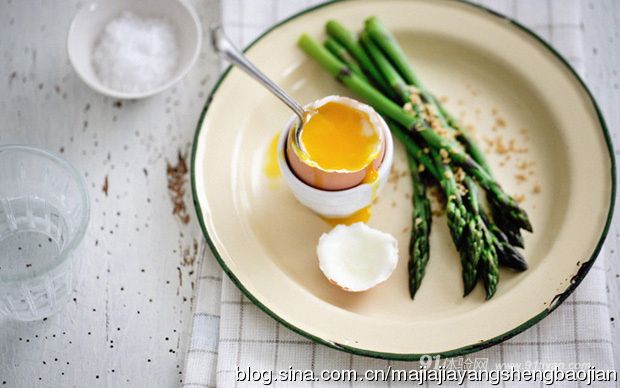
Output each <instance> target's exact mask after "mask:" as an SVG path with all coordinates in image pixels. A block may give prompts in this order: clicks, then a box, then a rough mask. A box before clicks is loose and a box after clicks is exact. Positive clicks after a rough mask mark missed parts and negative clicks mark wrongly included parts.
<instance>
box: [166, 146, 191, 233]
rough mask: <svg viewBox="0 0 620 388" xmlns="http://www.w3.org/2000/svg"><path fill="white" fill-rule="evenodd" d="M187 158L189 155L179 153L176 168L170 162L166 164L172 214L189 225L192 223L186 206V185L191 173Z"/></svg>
mask: <svg viewBox="0 0 620 388" xmlns="http://www.w3.org/2000/svg"><path fill="white" fill-rule="evenodd" d="M186 158H187V155H185V154H183V153H182V152H181V151H179V152H178V155H177V164H176V166H173V165H172V164H170V162H168V163H167V164H166V175H167V176H168V194H169V195H170V199H171V200H172V205H173V207H172V214H173V215H175V216H177V218H178V219H179V221H181V222H182V223H183V224H188V223H189V221H190V215H189V211H188V209H187V206H186V204H185V184H186V183H187V174H188V172H189V169H188V168H187V162H186Z"/></svg>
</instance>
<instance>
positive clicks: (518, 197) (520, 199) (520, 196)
mask: <svg viewBox="0 0 620 388" xmlns="http://www.w3.org/2000/svg"><path fill="white" fill-rule="evenodd" d="M515 201H517V202H518V203H523V201H525V195H523V194H517V195H515Z"/></svg>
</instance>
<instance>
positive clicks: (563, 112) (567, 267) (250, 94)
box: [192, 0, 615, 360]
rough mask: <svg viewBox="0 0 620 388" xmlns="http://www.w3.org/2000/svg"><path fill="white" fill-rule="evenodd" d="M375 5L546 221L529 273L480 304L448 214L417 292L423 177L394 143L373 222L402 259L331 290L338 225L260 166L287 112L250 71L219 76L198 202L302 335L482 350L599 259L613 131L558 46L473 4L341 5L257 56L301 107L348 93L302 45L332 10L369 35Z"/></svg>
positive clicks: (201, 129)
mask: <svg viewBox="0 0 620 388" xmlns="http://www.w3.org/2000/svg"><path fill="white" fill-rule="evenodd" d="M370 15H377V16H379V17H380V18H381V19H382V20H383V21H384V23H385V24H387V25H388V27H389V28H390V29H391V30H392V31H393V32H394V33H395V35H396V36H397V38H398V39H399V40H400V41H401V43H402V45H403V46H404V48H405V50H406V51H407V52H408V54H409V56H410V57H411V60H412V62H413V65H414V67H415V68H416V69H417V70H418V73H419V75H420V76H421V77H422V79H423V80H424V81H425V83H426V84H427V85H428V86H429V88H430V89H431V90H433V91H435V92H436V94H438V95H439V96H445V97H446V99H447V101H446V105H447V107H448V108H449V109H451V110H452V111H454V112H455V113H457V114H458V115H460V116H462V119H463V121H464V122H465V123H466V124H469V125H472V126H473V127H475V128H476V133H477V134H478V136H479V137H480V138H481V143H482V144H483V145H485V147H487V148H489V157H490V162H491V164H492V166H493V168H494V171H495V173H496V175H497V176H498V178H499V180H500V182H502V184H503V186H504V187H505V189H506V191H507V192H509V193H513V194H515V195H517V196H518V197H519V198H522V199H523V201H524V202H523V206H524V207H525V208H526V210H527V211H528V213H529V214H530V217H531V219H532V223H533V226H534V229H535V233H534V234H532V235H528V236H527V237H526V242H525V243H526V250H525V255H526V257H527V259H528V261H529V263H530V269H529V270H528V271H527V272H525V273H521V274H514V273H511V272H508V271H504V272H502V274H501V281H500V287H499V291H498V293H497V295H496V296H495V297H494V298H493V299H492V300H491V301H488V302H484V295H483V291H482V289H481V288H479V289H477V290H476V291H475V292H474V293H473V294H472V295H470V296H469V297H467V298H462V297H461V293H462V286H461V280H460V264H459V258H458V254H457V252H456V251H455V249H454V247H453V245H452V243H451V241H450V238H449V234H448V231H447V227H446V223H445V219H443V218H437V219H435V221H434V223H433V233H432V236H431V248H432V251H431V260H430V263H429V266H428V269H427V275H426V278H425V280H424V283H423V284H422V288H421V290H420V291H419V293H418V295H417V297H416V300H415V301H411V300H410V299H409V296H408V292H407V274H406V261H407V257H406V252H407V249H406V247H407V241H408V227H410V211H411V204H410V200H409V199H408V196H409V194H410V192H411V183H410V182H409V180H408V177H407V173H406V171H407V167H406V160H405V157H404V156H405V155H404V152H403V149H402V147H397V149H396V153H395V162H394V174H393V179H392V180H391V184H389V185H388V187H387V188H386V189H385V190H384V191H383V192H382V193H381V195H380V198H379V201H378V202H377V203H376V204H375V205H374V206H373V216H372V218H371V220H370V225H372V226H374V227H377V228H379V229H381V230H384V231H387V232H390V233H392V234H393V235H394V236H395V237H397V239H398V240H399V244H400V251H401V258H400V263H399V266H398V267H397V269H396V271H395V273H394V274H393V276H392V277H391V278H390V279H389V280H388V281H387V282H385V283H383V284H381V285H380V286H378V287H377V288H375V289H373V290H371V291H369V292H366V293H362V294H351V293H346V292H344V291H341V290H339V289H338V288H336V287H335V286H333V285H331V284H330V283H329V282H328V281H327V280H326V279H325V278H324V277H323V275H322V274H321V272H320V270H319V268H318V264H317V259H316V256H315V245H316V242H317V241H318V237H319V236H320V234H321V233H323V232H325V231H327V230H328V229H329V226H328V225H327V224H325V223H324V222H323V221H322V220H321V219H320V218H319V217H317V216H316V215H314V214H313V213H312V212H310V211H309V210H307V209H306V208H304V207H303V206H301V205H300V204H298V203H297V202H296V201H295V200H294V198H293V195H292V193H291V192H290V191H289V190H288V189H287V187H286V186H285V185H284V183H283V182H281V181H279V180H278V179H272V178H269V177H268V176H267V175H266V174H265V172H264V165H265V162H266V160H267V159H268V158H269V155H268V149H269V143H270V142H271V139H272V138H273V137H274V135H275V134H276V133H277V132H278V130H279V129H280V127H281V126H282V125H283V123H284V122H285V121H286V119H287V117H288V116H289V114H290V113H289V112H288V111H287V109H286V108H285V107H284V106H283V105H282V104H281V103H280V102H279V101H278V100H277V99H275V97H272V96H271V95H269V93H268V92H267V91H265V90H264V89H262V88H261V87H260V86H259V85H257V84H256V83H255V82H253V81H252V80H250V78H248V77H247V76H246V75H244V74H242V73H241V72H240V71H238V70H232V71H229V72H227V73H226V74H225V75H224V76H223V77H222V78H221V79H220V81H219V82H218V84H217V86H216V88H215V89H214V91H213V93H212V95H211V97H210V98H209V102H208V104H207V107H206V108H205V112H204V115H203V117H202V118H201V121H200V123H199V126H198V129H197V133H196V139H195V143H194V152H193V158H192V164H193V170H192V171H193V174H192V185H193V190H194V198H195V203H196V208H197V213H198V215H199V218H200V221H201V225H202V227H203V231H204V232H205V236H206V237H207V239H208V240H209V242H210V245H211V248H212V250H213V252H214V254H215V256H216V257H217V259H218V260H219V262H220V264H221V265H222V267H223V269H224V271H225V272H226V273H227V274H228V275H229V276H230V277H231V279H232V280H233V281H234V282H235V284H237V286H239V288H240V289H241V290H242V291H243V292H244V293H245V294H246V296H248V297H249V298H250V299H251V300H252V301H253V302H254V303H255V304H257V305H258V306H259V307H260V308H262V309H263V310H264V311H266V312H267V313H268V314H270V315H272V316H273V317H274V318H276V319H277V320H279V321H280V322H282V323H284V324H285V325H287V326H288V327H290V328H292V329H293V330H295V331H297V332H299V333H300V334H302V335H305V336H307V337H309V338H311V339H313V340H315V341H318V342H321V343H323V344H326V345H328V346H332V347H334V348H337V349H341V350H345V351H350V352H353V353H356V354H363V355H369V356H375V357H383V358H393V359H408V360H412V359H418V358H419V357H420V356H421V355H424V354H442V355H445V356H448V355H457V354H464V353H467V352H471V351H476V350H479V349H481V348H484V347H486V346H490V345H493V344H495V343H498V342H500V341H502V340H504V339H506V338H509V337H511V336H512V335H515V334H517V333H519V332H521V331H523V330H525V329H526V328H527V327H529V326H531V325H532V324H534V323H535V322H537V321H539V320H540V319H542V318H543V317H545V316H546V315H548V314H549V312H550V311H552V310H553V309H554V308H555V307H557V306H558V305H559V303H561V302H562V301H563V300H564V299H565V298H566V297H567V296H568V294H569V293H570V292H571V291H572V290H573V289H574V288H575V287H576V286H577V284H578V283H579V282H580V281H581V279H582V278H583V277H584V276H585V274H586V273H587V271H588V269H589V268H590V267H591V265H592V263H593V261H594V259H595V257H596V255H597V253H598V251H599V250H600V247H601V245H602V242H603V239H604V237H605V234H606V231H607V226H608V223H609V219H610V217H611V214H612V210H613V198H614V192H615V174H614V160H613V153H612V152H611V147H610V140H609V136H608V134H607V132H606V129H605V125H604V122H603V119H602V117H601V115H600V112H599V111H598V109H597V107H596V104H595V103H594V100H593V99H592V97H591V95H590V93H589V92H588V90H587V89H586V88H585V86H584V85H583V83H582V82H581V81H580V79H579V78H578V77H577V76H576V75H575V73H574V71H573V70H572V69H571V68H570V67H569V66H568V64H567V63H566V62H565V61H564V60H562V58H561V57H560V56H559V55H557V53H555V52H554V51H553V49H551V48H550V47H549V46H547V45H545V44H544V43H543V42H542V41H541V40H540V39H538V38H537V37H536V36H535V35H533V34H532V33H531V32H529V31H528V30H527V29H525V28H524V27H522V26H520V25H518V24H517V23H515V22H512V21H510V20H508V19H506V18H503V17H501V16H498V15H497V14H495V13H492V12H490V11H488V10H486V9H484V8H480V7H477V6H473V5H471V4H468V3H462V2H455V1H404V0H387V1H378V0H376V1H372V0H361V1H343V2H334V3H329V4H325V5H322V6H319V7H316V8H313V9H311V10H308V11H305V12H303V13H301V14H298V15H296V16H294V17H292V18H290V19H288V20H286V21H284V22H283V23H281V24H279V25H277V26H275V27H274V28H272V29H271V30H269V31H268V32H267V33H266V34H264V35H263V36H262V37H260V38H259V39H258V40H257V41H255V42H254V43H253V44H252V45H251V46H250V48H248V50H247V54H248V56H249V58H250V59H251V60H252V61H254V62H255V63H256V64H257V65H258V66H259V67H260V68H262V69H263V70H264V71H265V73H266V74H267V75H268V76H270V77H271V78H273V79H274V80H275V81H276V82H278V83H279V84H280V85H282V86H283V87H284V88H285V89H287V90H289V91H290V92H291V93H292V94H293V96H294V97H295V98H296V99H298V100H299V101H301V102H308V101H312V100H315V99H318V98H320V97H322V96H325V95H328V94H343V95H348V93H347V92H346V90H344V89H343V88H342V87H341V86H340V85H338V83H337V82H335V81H334V80H332V79H331V78H330V77H329V76H328V75H327V74H326V73H325V72H323V71H322V70H321V69H320V68H319V66H318V65H317V64H315V63H313V62H312V61H311V60H310V59H308V58H306V57H305V56H304V54H303V53H302V52H301V51H300V50H299V49H298V48H297V47H296V45H295V42H296V39H297V37H298V36H299V35H300V34H301V33H302V32H308V33H310V34H311V35H313V36H315V37H322V36H323V34H324V33H323V26H324V23H325V21H327V20H328V19H330V18H333V19H338V20H340V21H342V22H344V23H345V24H346V25H347V26H348V27H350V28H352V29H356V30H357V29H359V28H360V27H361V26H362V24H363V20H364V19H365V18H366V17H368V16H370ZM464 31H466V32H467V33H466V34H465V33H464ZM510 144H513V146H512V147H511V146H510ZM507 148H508V149H511V151H506V149H507ZM508 155H509V156H508Z"/></svg>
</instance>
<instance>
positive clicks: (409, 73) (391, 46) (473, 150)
mask: <svg viewBox="0 0 620 388" xmlns="http://www.w3.org/2000/svg"><path fill="white" fill-rule="evenodd" d="M366 31H368V35H369V36H370V37H371V38H372V39H373V40H374V41H375V42H376V43H377V45H378V46H379V47H380V48H381V49H382V50H383V51H384V52H385V54H386V55H387V57H388V58H389V60H390V61H392V62H393V63H394V64H395V66H396V67H397V68H398V70H399V72H400V73H401V74H402V76H403V78H404V79H405V81H406V82H407V83H409V84H410V85H413V86H415V87H416V88H418V90H420V92H421V94H422V97H423V98H424V99H425V100H426V101H427V102H429V103H431V104H433V105H434V106H435V108H436V109H437V110H438V113H439V115H440V116H441V119H442V120H443V121H444V123H445V124H447V125H448V126H449V127H451V128H453V129H454V130H456V131H457V133H458V137H459V140H460V141H461V142H462V143H463V145H464V146H465V149H466V150H467V152H469V154H470V155H471V156H472V158H473V159H474V160H475V161H476V162H477V163H478V164H479V165H480V166H482V167H483V168H484V169H485V170H487V172H488V173H489V174H490V173H491V169H490V168H489V165H488V163H487V161H486V158H485V156H484V154H483V153H482V151H481V150H480V148H479V147H478V145H477V144H476V142H475V141H474V140H473V138H472V136H471V135H470V134H469V133H468V131H467V130H466V129H465V128H464V127H463V126H462V125H461V124H460V123H459V122H458V120H457V119H456V118H455V117H454V116H452V115H451V114H450V113H449V112H448V111H447V110H446V109H445V108H444V107H443V105H442V104H441V103H440V102H439V100H438V99H437V98H435V97H434V96H433V95H432V94H431V93H430V92H428V91H427V90H426V88H425V87H424V86H423V85H422V82H421V81H420V79H419V78H418V76H417V75H416V73H415V71H414V70H413V67H412V66H411V64H410V62H409V58H408V57H407V55H405V53H404V51H403V50H402V48H401V47H400V44H399V43H398V41H397V40H396V39H395V38H394V36H393V35H392V34H391V33H390V31H389V30H388V29H387V28H386V27H385V26H384V25H383V23H381V21H380V20H379V19H378V18H377V17H370V18H368V19H367V20H366Z"/></svg>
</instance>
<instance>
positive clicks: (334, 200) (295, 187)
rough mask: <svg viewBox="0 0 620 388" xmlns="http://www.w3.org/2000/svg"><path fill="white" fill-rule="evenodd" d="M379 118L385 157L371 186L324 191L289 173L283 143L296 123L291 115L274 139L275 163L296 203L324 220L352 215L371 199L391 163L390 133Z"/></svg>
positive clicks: (392, 153)
mask: <svg viewBox="0 0 620 388" xmlns="http://www.w3.org/2000/svg"><path fill="white" fill-rule="evenodd" d="M379 119H380V129H381V130H382V131H383V132H384V134H385V155H384V156H383V162H381V166H379V169H378V170H377V173H378V175H379V176H378V178H377V180H376V181H374V182H371V183H361V184H359V185H357V186H355V187H352V188H350V189H346V190H337V191H328V190H320V189H317V188H316V187H312V186H310V185H308V184H307V183H305V182H304V181H302V180H301V179H299V178H298V177H297V176H296V175H295V174H294V173H293V171H292V170H291V167H290V166H289V164H288V162H287V160H286V142H287V138H288V134H289V131H290V128H291V127H292V126H293V124H294V123H296V121H297V117H296V116H294V115H293V116H292V117H291V118H290V120H289V121H288V123H287V124H286V126H285V127H284V130H283V131H282V132H281V133H280V138H279V140H278V164H279V165H280V171H281V172H282V177H283V178H284V181H285V182H286V183H287V185H288V186H289V187H290V189H291V190H292V191H293V194H294V195H295V197H296V198H297V200H298V201H299V202H301V203H302V204H303V205H305V206H306V207H308V208H310V209H311V210H313V211H314V212H316V213H318V214H320V215H322V216H324V217H329V218H341V217H348V216H350V215H352V214H353V213H355V212H356V211H358V210H361V209H363V208H365V207H366V206H368V205H370V204H371V203H372V201H374V200H375V198H376V197H377V195H378V194H379V192H380V191H381V189H382V188H383V187H384V186H385V184H386V182H387V180H388V177H389V175H390V170H391V169H392V162H393V161H394V141H393V140H392V133H391V132H390V129H389V128H388V126H387V124H386V123H385V121H384V120H383V118H382V117H381V116H379Z"/></svg>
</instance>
